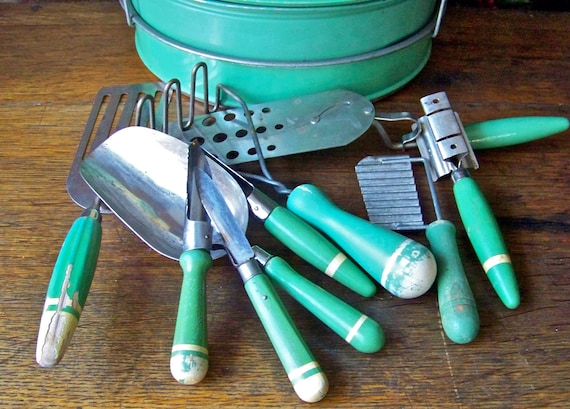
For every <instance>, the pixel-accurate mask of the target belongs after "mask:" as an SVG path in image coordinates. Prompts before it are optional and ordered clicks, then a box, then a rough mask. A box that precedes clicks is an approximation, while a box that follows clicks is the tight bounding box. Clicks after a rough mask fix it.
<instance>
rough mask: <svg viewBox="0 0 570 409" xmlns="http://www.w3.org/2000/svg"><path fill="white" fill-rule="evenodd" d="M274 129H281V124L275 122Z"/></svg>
mask: <svg viewBox="0 0 570 409" xmlns="http://www.w3.org/2000/svg"><path fill="white" fill-rule="evenodd" d="M275 129H277V130H279V129H283V124H276V125H275Z"/></svg>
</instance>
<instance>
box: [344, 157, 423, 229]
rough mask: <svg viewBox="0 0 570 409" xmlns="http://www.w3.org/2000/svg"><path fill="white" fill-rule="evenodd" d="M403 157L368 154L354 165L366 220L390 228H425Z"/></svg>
mask: <svg viewBox="0 0 570 409" xmlns="http://www.w3.org/2000/svg"><path fill="white" fill-rule="evenodd" d="M394 158H398V159H404V160H398V161H394ZM406 158H409V156H405V155H401V156H368V157H366V158H364V159H362V160H361V161H360V162H358V164H357V165H356V167H355V170H356V176H357V178H358V183H359V185H360V191H361V192H362V197H363V199H364V205H365V206H366V211H367V213H368V219H369V220H370V222H372V223H374V224H378V225H381V226H384V227H387V228H389V229H391V230H421V229H425V223H424V220H423V216H422V209H421V206H420V199H419V195H418V190H417V187H416V181H415V178H414V173H413V170H412V163H411V162H410V161H406V160H405V159H406Z"/></svg>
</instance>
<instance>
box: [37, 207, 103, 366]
mask: <svg viewBox="0 0 570 409" xmlns="http://www.w3.org/2000/svg"><path fill="white" fill-rule="evenodd" d="M100 220H101V215H100V213H99V211H98V209H97V208H90V209H87V210H86V212H84V213H83V216H81V217H80V218H78V219H77V220H75V222H74V223H73V225H72V226H71V229H70V230H69V232H68V234H67V236H66V238H65V240H64V242H63V245H62V246H61V250H60V253H59V256H58V258H57V261H56V263H55V266H54V269H53V273H52V276H51V279H50V282H49V285H48V289H47V294H46V300H45V304H44V308H43V312H42V317H41V320H40V328H39V333H38V343H37V347H36V361H37V362H38V364H39V365H40V366H43V367H52V366H54V365H56V364H57V363H58V362H59V361H60V360H61V358H62V357H63V355H64V353H65V350H66V349H67V346H68V345H69V342H70V341H71V338H72V336H73V333H74V331H75V328H76V327H77V324H78V322H79V317H80V315H81V311H82V310H83V307H84V306H85V301H86V300H87V295H88V294H89V288H90V287H91V282H92V281H93V274H94V273H95V267H96V265H97V258H98V256H99V249H100V248H101V221H100Z"/></svg>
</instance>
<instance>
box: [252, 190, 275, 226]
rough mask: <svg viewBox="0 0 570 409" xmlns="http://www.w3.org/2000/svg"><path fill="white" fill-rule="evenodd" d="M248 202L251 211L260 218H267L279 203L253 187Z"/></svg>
mask: <svg viewBox="0 0 570 409" xmlns="http://www.w3.org/2000/svg"><path fill="white" fill-rule="evenodd" d="M247 202H248V203H249V207H250V208H251V212H252V213H253V214H254V215H255V216H256V217H258V218H259V219H260V220H265V219H267V218H268V217H269V215H270V214H271V212H272V211H273V209H275V208H276V207H277V203H275V201H274V200H273V199H271V198H270V197H269V196H266V195H265V193H262V192H261V191H260V190H257V189H253V192H251V194H250V195H249V196H248V197H247Z"/></svg>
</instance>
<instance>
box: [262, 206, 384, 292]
mask: <svg viewBox="0 0 570 409" xmlns="http://www.w3.org/2000/svg"><path fill="white" fill-rule="evenodd" d="M264 225H265V228H266V229H267V230H268V231H269V232H270V233H271V234H272V235H273V236H275V237H276V238H277V239H278V240H279V241H281V243H283V244H285V245H286V246H287V247H288V248H289V249H291V250H292V251H293V252H294V253H295V254H297V255H298V256H299V257H301V258H302V259H303V260H305V261H307V262H308V263H309V264H311V265H313V266H314V267H316V268H317V269H318V270H320V271H322V272H323V273H325V274H327V275H328V276H329V277H331V278H333V279H334V280H336V281H338V282H339V283H341V284H343V285H345V286H346V287H348V288H350V289H351V290H353V291H354V292H356V293H358V294H360V295H362V296H364V297H372V296H373V295H374V294H375V293H376V285H375V284H374V283H373V282H372V281H371V280H370V279H369V278H368V276H367V275H366V274H365V273H364V272H362V270H360V268H358V267H357V266H356V265H355V264H354V263H353V262H352V261H351V260H350V259H349V258H347V257H346V256H345V255H344V253H342V252H341V251H340V250H339V249H338V248H337V247H336V246H335V245H333V244H332V243H331V242H330V241H329V240H327V239H326V238H325V237H324V236H323V235H322V234H321V233H319V232H318V231H316V230H315V229H314V228H313V227H311V226H309V225H308V224H307V223H305V222H304V221H303V220H301V219H300V218H299V216H297V215H296V214H294V213H292V212H291V211H289V210H288V209H286V208H285V207H282V206H278V207H276V208H275V209H273V211H272V212H271V213H270V215H269V217H268V218H267V219H266V220H265V224H264Z"/></svg>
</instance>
